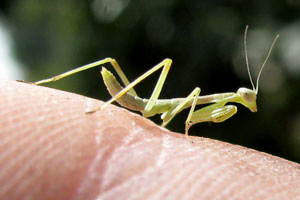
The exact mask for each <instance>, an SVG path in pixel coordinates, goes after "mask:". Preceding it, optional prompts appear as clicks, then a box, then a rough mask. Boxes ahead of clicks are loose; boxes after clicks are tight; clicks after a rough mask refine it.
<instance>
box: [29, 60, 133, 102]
mask: <svg viewBox="0 0 300 200" xmlns="http://www.w3.org/2000/svg"><path fill="white" fill-rule="evenodd" d="M105 63H111V65H112V66H113V68H114V69H115V70H116V72H117V73H118V75H119V77H120V78H121V80H122V82H123V83H124V85H125V86H127V85H129V84H130V82H129V81H128V79H127V77H126V75H125V74H124V72H123V71H122V69H121V67H120V66H119V64H118V62H117V61H116V60H115V59H112V58H105V59H102V60H98V61H96V62H93V63H90V64H87V65H83V66H81V67H78V68H75V69H73V70H70V71H67V72H65V73H62V74H59V75H57V76H53V77H52V78H48V79H43V80H40V81H36V82H34V84H36V85H39V84H43V83H49V82H54V81H57V80H59V79H62V78H65V77H67V76H70V75H73V74H76V73H78V72H81V71H85V70H87V69H91V68H94V67H97V66H99V65H102V64H105ZM129 93H131V94H132V95H135V96H137V93H136V92H135V90H134V89H133V88H130V89H129Z"/></svg>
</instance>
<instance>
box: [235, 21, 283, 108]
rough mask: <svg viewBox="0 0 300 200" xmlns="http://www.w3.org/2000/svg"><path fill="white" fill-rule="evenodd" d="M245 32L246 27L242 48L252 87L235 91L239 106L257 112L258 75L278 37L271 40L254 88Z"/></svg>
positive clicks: (260, 71) (261, 69)
mask: <svg viewBox="0 0 300 200" xmlns="http://www.w3.org/2000/svg"><path fill="white" fill-rule="evenodd" d="M247 31H248V25H247V26H246V29H245V34H244V47H245V56H246V66H247V71H248V75H249V78H250V82H251V85H252V90H251V89H248V88H239V89H238V91H237V94H238V95H239V97H240V98H241V99H240V103H241V104H243V105H244V106H245V107H247V108H249V109H250V111H251V112H257V107H256V96H257V94H258V83H259V78H260V75H261V73H262V71H263V69H264V67H265V65H266V62H267V61H268V59H269V57H270V54H271V51H272V49H273V46H274V44H275V43H276V41H277V39H278V37H279V35H276V37H275V38H274V40H273V42H272V44H271V47H270V49H269V51H268V54H267V57H266V59H265V61H264V62H263V64H262V66H261V68H260V70H259V73H258V76H257V80H256V87H255V86H254V83H253V80H252V76H251V73H250V68H249V61H248V54H247V42H246V39H247Z"/></svg>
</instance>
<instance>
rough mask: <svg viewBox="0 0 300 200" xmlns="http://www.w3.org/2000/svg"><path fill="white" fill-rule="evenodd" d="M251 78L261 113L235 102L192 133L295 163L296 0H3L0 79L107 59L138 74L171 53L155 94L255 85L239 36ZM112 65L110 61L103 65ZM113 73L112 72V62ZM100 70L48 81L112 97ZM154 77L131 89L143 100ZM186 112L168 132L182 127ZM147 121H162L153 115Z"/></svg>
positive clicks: (299, 93)
mask: <svg viewBox="0 0 300 200" xmlns="http://www.w3.org/2000/svg"><path fill="white" fill-rule="evenodd" d="M247 24H248V25H249V31H248V40H247V44H248V54H249V55H248V56H249V62H250V68H251V72H252V75H253V77H254V81H256V77H257V73H258V70H259V69H260V67H261V65H262V63H263V60H264V59H265V57H266V55H267V51H268V50H269V48H270V45H271V43H272V41H273V39H274V37H275V36H276V34H280V38H279V40H278V42H277V43H276V45H275V47H274V49H273V52H272V54H271V57H270V59H269V61H268V63H267V65H266V68H265V70H264V72H263V74H262V76H261V81H260V87H259V94H258V100H257V104H258V112H257V113H251V112H250V111H249V110H248V109H247V108H244V107H243V106H240V105H238V110H239V111H238V113H237V114H236V115H235V116H233V117H232V118H230V119H229V120H227V121H225V122H224V123H220V124H213V123H203V124H197V125H195V126H193V127H192V128H191V129H190V135H198V136H202V137H209V138H213V139H217V140H221V141H226V142H230V143H233V144H238V145H242V146H246V147H250V148H253V149H256V150H259V151H264V152H267V153H270V154H273V155H277V156H280V157H283V158H286V159H289V160H292V161H296V162H298V163H300V1H298V0H283V1H272V0H265V1H242V0H230V1H229V0H224V1H211V0H202V1H197V0H190V1H184V0H163V1H162V0H152V1H148V0H147V1H145V0H140V1H135V0H89V1H82V0H81V1H79V0H73V1H64V0H52V1H39V0H9V1H1V3H0V45H1V48H0V58H1V59H0V62H1V63H0V77H2V78H7V79H24V80H27V81H36V80H40V79H44V78H49V77H51V76H53V75H57V74H60V73H62V72H65V71H67V70H70V69H73V68H75V67H78V66H81V65H83V64H87V63H91V62H93V61H96V60H99V59H103V58H105V57H113V58H115V59H117V61H118V62H119V64H120V65H121V67H122V68H123V70H124V72H125V74H126V75H127V76H128V78H129V79H130V80H134V79H135V78H136V77H138V76H139V75H141V74H142V73H143V72H145V71H146V70H148V69H150V68H151V67H152V66H154V65H155V64H157V63H159V62H160V61H162V60H163V59H164V58H167V57H169V58H171V59H173V65H172V68H171V71H170V73H169V75H168V77H167V80H166V83H165V85H164V88H163V90H162V93H161V95H160V98H175V97H185V96H187V95H188V94H189V93H190V92H191V91H192V90H193V89H194V88H195V87H197V86H199V87H200V88H201V89H202V91H201V95H207V94H213V93H222V92H236V90H237V89H238V88H239V87H248V88H252V87H251V85H250V81H249V77H248V75H247V71H246V64H245V56H244V51H243V34H244V30H245V27H246V25H247ZM106 66H107V67H108V68H109V67H110V66H109V65H106ZM110 69H112V68H110ZM99 72H100V68H95V69H91V70H89V71H85V72H81V73H79V74H76V75H73V76H71V77H68V78H65V79H63V80H60V81H58V82H55V83H51V84H47V86H49V87H54V88H58V89H61V90H65V91H70V92H75V93H77V94H82V95H86V96H89V97H92V98H97V99H101V100H104V101H106V100H108V99H109V98H110V96H109V94H108V92H107V91H106V88H105V86H104V84H103V81H102V78H101V76H100V73H99ZM158 76H159V73H157V74H155V75H153V76H151V77H149V78H148V79H147V80H145V81H144V82H142V83H141V84H140V85H138V86H137V87H136V90H137V92H138V94H139V96H141V97H144V98H149V97H150V95H151V92H152V90H153V88H154V85H155V83H156V81H157V78H158ZM187 114H188V111H185V112H182V113H180V114H179V115H177V116H176V117H175V118H174V120H173V121H172V122H171V123H170V124H169V125H168V127H167V128H168V129H170V130H172V131H177V132H181V133H182V132H184V121H185V119H186V117H187ZM153 120H154V121H155V122H157V123H159V124H160V123H161V121H160V118H159V116H158V117H154V118H153Z"/></svg>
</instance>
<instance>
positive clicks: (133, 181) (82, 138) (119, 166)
mask: <svg viewBox="0 0 300 200" xmlns="http://www.w3.org/2000/svg"><path fill="white" fill-rule="evenodd" d="M101 104H102V102H100V101H98V100H94V99H90V98H87V97H83V96H80V95H76V94H72V93H67V92H63V91H58V90H54V89H49V88H46V87H41V86H35V85H31V84H27V83H20V82H15V81H8V80H0V199H10V200H14V199H44V200H47V199H55V200H60V199H64V200H68V199H75V200H77V199H84V200H89V199H300V165H299V164H297V163H293V162H290V161H287V160H284V159H281V158H278V157H275V156H272V155H269V154H266V153H262V152H258V151H255V150H252V149H247V148H245V147H241V146H238V145H232V144H228V143H224V142H221V141H216V140H212V139H208V138H199V137H198V138H195V137H191V138H192V139H193V141H194V143H190V142H189V141H187V140H186V139H185V138H184V135H183V134H178V133H173V132H170V131H168V130H166V129H163V128H161V127H160V126H158V125H155V124H154V123H153V122H151V121H150V120H148V119H145V118H143V117H141V116H139V115H137V114H134V113H132V112H129V111H127V110H125V109H123V108H120V107H117V106H114V105H109V106H108V107H106V108H105V109H104V110H102V111H98V112H96V113H94V114H89V115H87V114H85V112H86V111H88V110H91V109H93V108H95V107H97V106H99V105H101ZM183 125H184V123H183Z"/></svg>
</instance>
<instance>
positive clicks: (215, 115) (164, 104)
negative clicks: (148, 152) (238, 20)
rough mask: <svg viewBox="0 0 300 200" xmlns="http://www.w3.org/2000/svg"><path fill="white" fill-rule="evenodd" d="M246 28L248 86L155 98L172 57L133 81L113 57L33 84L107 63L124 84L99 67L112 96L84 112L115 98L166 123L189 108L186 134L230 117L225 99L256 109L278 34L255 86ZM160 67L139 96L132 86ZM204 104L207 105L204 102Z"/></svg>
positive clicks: (231, 112)
mask: <svg viewBox="0 0 300 200" xmlns="http://www.w3.org/2000/svg"><path fill="white" fill-rule="evenodd" d="M247 31H248V26H246V29H245V33H244V50H245V57H246V67H247V72H248V76H249V79H250V82H251V85H252V89H248V88H244V87H241V88H239V89H238V90H237V92H226V93H219V94H212V95H206V96H200V91H201V89H200V88H199V87H196V88H195V89H194V90H193V91H192V92H191V93H190V94H189V95H188V96H187V97H184V98H173V99H158V98H159V95H160V93H161V90H162V87H163V85H164V82H165V80H166V77H167V74H168V72H169V70H170V68H171V64H172V60H171V59H169V58H166V59H164V60H163V61H162V62H160V63H158V64H157V65H155V66H154V67H152V68H151V69H150V70H148V71H147V72H145V73H144V74H143V75H141V76H139V77H138V78H137V79H135V80H134V81H133V82H131V83H130V82H129V81H128V79H127V77H126V76H125V74H124V73H123V71H122V69H121V67H120V66H119V64H118V63H117V61H116V60H115V59H112V58H105V59H102V60H99V61H96V62H93V63H90V64H87V65H83V66H81V67H78V68H75V69H73V70H70V71H67V72H65V73H62V74H59V75H57V76H54V77H52V78H48V79H44V80H40V81H37V82H34V84H36V85H39V84H43V83H47V82H53V81H57V80H59V79H62V78H64V77H67V76H70V75H72V74H75V73H78V72H80V71H84V70H87V69H90V68H93V67H97V66H99V65H102V64H105V63H110V64H111V65H112V66H113V68H114V69H115V71H116V72H117V74H118V75H119V77H120V79H121V81H122V82H123V84H124V85H125V87H122V86H121V85H120V83H119V82H118V81H117V79H116V78H115V76H114V75H113V74H112V73H111V72H110V71H108V70H107V69H106V68H104V67H102V71H101V75H102V78H103V81H104V83H105V85H106V87H107V89H108V92H109V93H110V94H111V96H112V98H111V99H110V100H109V101H107V102H106V103H104V104H103V105H102V106H100V107H98V108H96V109H94V110H91V111H89V112H87V114H92V113H94V112H97V111H100V110H103V109H104V108H105V107H106V106H107V105H109V104H111V103H113V102H114V101H117V102H118V103H119V104H120V105H122V106H124V107H126V108H128V109H130V110H135V111H140V112H141V113H142V114H143V116H144V117H151V116H153V115H156V114H161V119H162V121H163V123H162V126H166V125H167V124H168V123H169V122H170V121H171V120H172V119H173V118H174V117H175V116H176V115H177V114H178V113H180V112H181V111H182V110H184V109H187V108H190V111H189V114H188V116H187V119H186V121H185V136H186V138H188V131H189V129H190V127H191V126H193V125H194V124H197V123H201V122H215V123H220V122H223V121H225V120H227V119H229V118H230V117H232V116H233V115H234V114H235V113H236V112H237V107H236V106H235V105H227V104H228V103H238V104H241V105H243V106H245V107H246V108H248V109H249V110H250V111H251V112H257V105H256V98H257V94H258V84H259V78H260V76H261V73H262V71H263V69H264V67H265V64H266V62H267V60H268V59H269V57H270V54H271V51H272V49H273V47H274V45H275V43H276V41H277V39H278V37H279V35H277V36H276V37H275V38H274V40H273V42H272V44H271V47H270V49H269V51H268V53H267V56H266V58H265V60H264V62H263V64H262V66H261V68H260V71H259V73H258V76H257V80H256V86H254V83H253V80H252V76H251V73H250V68H249V62H248V53H247V42H246V40H247ZM161 68H162V71H161V74H160V76H159V79H158V81H157V83H156V85H155V88H154V90H153V92H152V94H151V96H150V98H149V99H142V98H140V97H139V96H138V95H137V93H136V91H135V90H134V87H135V86H136V85H137V84H138V83H140V82H141V81H143V80H144V79H145V78H147V77H148V76H150V75H151V74H153V73H154V72H156V71H158V70H159V69H161ZM205 104H208V105H205ZM196 105H204V107H202V108H200V109H198V110H195V108H196Z"/></svg>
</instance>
